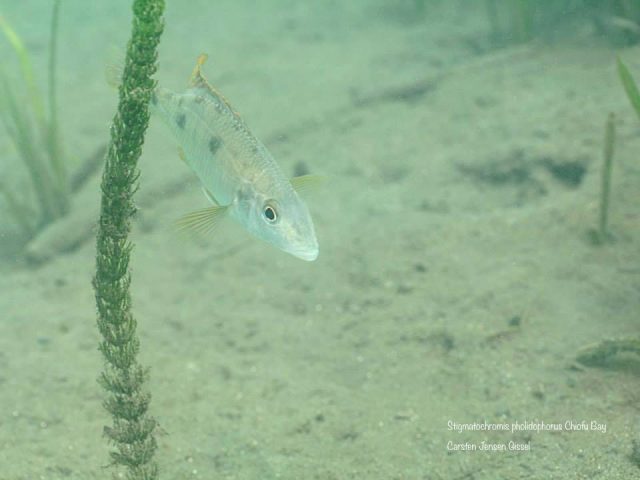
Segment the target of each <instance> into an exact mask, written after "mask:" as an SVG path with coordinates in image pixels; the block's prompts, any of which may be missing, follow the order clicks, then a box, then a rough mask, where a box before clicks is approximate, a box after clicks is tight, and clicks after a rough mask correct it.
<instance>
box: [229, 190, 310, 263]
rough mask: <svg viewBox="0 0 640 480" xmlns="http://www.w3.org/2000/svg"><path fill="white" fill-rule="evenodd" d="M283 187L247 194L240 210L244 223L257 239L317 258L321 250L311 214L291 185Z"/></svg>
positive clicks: (300, 256)
mask: <svg viewBox="0 0 640 480" xmlns="http://www.w3.org/2000/svg"><path fill="white" fill-rule="evenodd" d="M283 190H284V191H282V192H278V193H275V192H273V191H270V192H268V193H260V192H256V191H252V192H250V193H249V194H248V195H246V196H245V202H244V204H245V205H244V208H240V209H239V211H240V212H242V213H241V214H240V216H241V217H245V218H241V219H240V220H241V223H244V224H245V227H246V228H247V230H249V232H251V233H252V234H254V235H255V236H257V237H258V238H260V239H262V240H264V241H266V242H269V243H271V244H272V245H274V246H276V247H277V248H279V249H280V250H283V251H285V252H287V253H290V254H291V255H293V256H295V257H298V258H300V259H302V260H306V261H308V262H311V261H313V260H315V259H316V258H318V251H319V249H318V240H317V239H316V232H315V229H314V227H313V220H312V219H311V214H310V213H309V209H308V208H307V205H306V204H305V203H304V201H303V200H302V199H301V198H300V197H299V196H298V194H297V193H296V192H295V191H294V190H293V189H292V188H289V189H283ZM247 197H248V198H247ZM247 200H248V201H247Z"/></svg>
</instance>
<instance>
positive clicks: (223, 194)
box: [149, 54, 321, 261]
mask: <svg viewBox="0 0 640 480" xmlns="http://www.w3.org/2000/svg"><path fill="white" fill-rule="evenodd" d="M206 60H207V56H206V55H204V54H202V55H200V56H199V57H198V59H197V62H196V66H195V68H194V69H193V72H192V74H191V78H190V81H189V85H188V88H187V89H186V90H185V91H184V92H183V93H174V92H172V91H171V90H168V89H166V88H163V87H156V89H155V90H154V92H153V93H152V95H151V100H150V105H149V106H150V111H151V113H152V114H155V115H156V116H157V117H159V118H160V119H161V120H162V122H163V123H164V124H165V125H167V126H168V127H169V130H171V132H172V134H173V136H174V137H175V140H176V141H177V143H178V145H179V147H178V151H179V156H180V158H181V159H182V160H183V162H184V163H186V164H187V165H188V166H189V168H190V169H191V170H192V171H193V172H194V173H195V174H196V176H197V177H198V179H199V180H200V183H201V184H202V189H203V192H204V194H205V196H206V198H207V199H208V201H209V202H210V204H211V205H210V206H209V207H207V208H204V209H200V210H197V211H195V212H192V213H189V214H186V215H184V216H183V217H181V218H180V219H179V220H178V221H177V222H176V224H177V227H178V229H181V230H190V231H195V232H199V233H202V234H208V233H210V232H211V231H213V229H214V228H215V227H216V226H217V225H218V224H219V222H220V220H222V219H223V218H225V217H231V218H233V219H234V220H235V221H237V222H238V223H239V224H240V225H242V226H243V227H244V228H245V229H246V230H247V231H248V232H249V233H251V234H252V235H254V236H255V237H257V238H259V239H261V240H264V241H266V242H268V243H270V244H271V245H273V246H275V247H277V248H279V249H280V250H282V251H284V252H287V253H289V254H291V255H293V256H295V257H297V258H300V259H302V260H306V261H314V260H316V259H317V258H318V253H319V246H318V240H317V238H316V233H315V228H314V225H313V220H312V218H311V214H310V212H309V209H308V207H307V205H306V204H305V202H304V201H303V199H302V198H301V193H302V192H303V191H304V190H305V189H307V188H308V187H309V186H310V185H313V184H315V183H317V182H318V181H319V179H321V177H318V176H315V175H302V176H299V177H294V178H292V179H288V178H287V177H286V176H285V175H284V173H283V172H282V170H281V168H280V167H279V165H278V164H277V163H276V161H275V159H274V158H273V156H272V155H271V153H270V152H269V150H267V148H266V147H265V146H264V144H263V143H262V142H261V141H260V140H259V139H258V138H257V137H256V136H255V135H254V134H253V133H252V132H251V130H250V129H249V127H248V126H247V125H246V123H245V122H244V121H243V120H242V118H241V117H240V115H239V114H238V113H237V112H236V111H235V110H234V109H233V107H232V106H231V105H230V104H229V102H228V101H227V100H226V99H225V98H224V97H223V96H222V94H221V93H220V92H218V90H217V89H215V88H214V87H213V86H211V84H210V83H209V82H208V81H207V79H206V78H205V77H204V75H203V74H202V66H203V65H204V63H205V62H206Z"/></svg>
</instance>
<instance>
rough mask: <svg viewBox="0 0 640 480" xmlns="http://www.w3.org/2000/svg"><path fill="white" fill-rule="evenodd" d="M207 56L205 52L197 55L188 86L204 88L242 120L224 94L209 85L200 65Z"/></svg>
mask: <svg viewBox="0 0 640 480" xmlns="http://www.w3.org/2000/svg"><path fill="white" fill-rule="evenodd" d="M207 58H209V57H208V55H207V54H206V53H201V54H200V55H198V59H197V60H196V66H195V67H193V72H191V78H190V79H189V87H191V88H202V89H204V90H206V91H207V92H208V93H209V94H210V95H212V96H213V97H215V98H217V99H218V100H220V101H221V102H222V103H223V104H224V105H225V106H226V107H227V108H228V109H229V111H230V112H231V113H232V114H233V115H234V116H235V117H236V118H237V119H238V120H242V119H241V118H240V115H239V114H238V112H236V111H235V110H234V109H233V107H232V106H231V104H230V103H229V102H228V101H227V99H226V98H224V96H223V95H222V94H221V93H220V92H219V91H218V90H217V89H216V88H215V87H214V86H213V85H211V84H210V83H209V82H208V81H207V79H206V78H205V76H204V75H203V74H202V65H204V64H205V62H206V61H207Z"/></svg>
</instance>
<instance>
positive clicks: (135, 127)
mask: <svg viewBox="0 0 640 480" xmlns="http://www.w3.org/2000/svg"><path fill="white" fill-rule="evenodd" d="M163 11H164V0H134V1H133V14H134V18H133V28H132V33H131V39H130V40H129V44H128V46H127V53H126V58H125V65H124V72H123V77H122V84H121V85H120V88H119V103H118V110H117V112H116V114H115V116H114V119H113V123H112V126H111V142H110V144H109V147H108V150H107V155H106V165H105V170H104V173H103V176H102V201H101V208H100V220H99V224H98V235H97V242H96V243H97V255H96V275H95V277H94V280H93V285H94V288H95V297H96V305H97V309H98V329H99V330H100V333H101V334H102V341H101V342H100V346H99V348H100V351H101V352H102V354H103V357H104V359H105V369H104V371H103V372H102V374H101V376H100V378H99V382H100V384H101V385H102V386H103V388H104V389H105V390H106V392H107V399H106V400H105V402H104V406H105V408H106V409H107V411H109V412H110V413H111V415H112V417H113V425H112V427H105V429H104V433H105V435H106V436H107V437H108V438H109V440H110V441H111V442H112V443H113V444H114V445H115V447H116V448H115V450H114V451H112V452H111V459H112V460H113V463H114V464H116V465H120V466H122V467H126V470H127V474H126V478H127V479H130V480H152V479H156V478H158V467H157V464H156V462H155V461H154V460H153V456H154V453H155V451H156V448H157V444H156V440H155V436H154V430H155V428H156V425H157V424H156V421H155V419H154V418H153V417H151V416H150V415H149V414H148V408H149V402H150V399H151V396H150V394H149V393H147V392H146V391H145V390H144V383H145V379H146V377H147V370H146V369H145V368H143V367H142V366H141V365H140V364H139V363H138V362H137V359H136V357H137V353H138V350H139V345H140V344H139V340H138V337H137V335H136V321H135V319H134V317H133V315H132V313H131V295H130V292H129V285H130V283H131V275H130V272H129V258H130V255H131V250H132V248H133V245H132V244H131V243H130V241H129V240H128V236H129V231H130V223H131V217H132V215H133V214H134V212H135V206H134V203H133V194H134V193H135V191H136V189H137V180H138V170H137V162H138V158H139V157H140V153H141V151H142V144H143V142H144V134H145V131H146V129H147V125H148V121H149V109H148V104H149V99H150V97H151V94H152V92H153V89H154V88H155V82H154V80H153V79H152V76H153V74H154V73H155V71H156V59H157V47H158V43H159V41H160V36H161V34H162V29H163V22H162V13H163Z"/></svg>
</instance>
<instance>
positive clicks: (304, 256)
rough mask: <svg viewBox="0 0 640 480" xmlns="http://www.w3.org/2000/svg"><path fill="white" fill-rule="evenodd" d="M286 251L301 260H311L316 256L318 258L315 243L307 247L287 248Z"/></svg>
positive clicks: (317, 249)
mask: <svg viewBox="0 0 640 480" xmlns="http://www.w3.org/2000/svg"><path fill="white" fill-rule="evenodd" d="M288 252H289V253H290V254H291V255H293V256H294V257H297V258H300V259H301V260H306V261H307V262H313V261H314V260H315V259H316V258H318V253H319V248H318V245H317V244H316V245H311V246H308V247H303V248H295V249H291V250H288Z"/></svg>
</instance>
